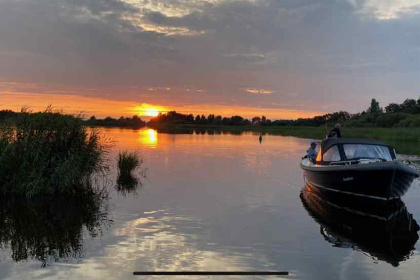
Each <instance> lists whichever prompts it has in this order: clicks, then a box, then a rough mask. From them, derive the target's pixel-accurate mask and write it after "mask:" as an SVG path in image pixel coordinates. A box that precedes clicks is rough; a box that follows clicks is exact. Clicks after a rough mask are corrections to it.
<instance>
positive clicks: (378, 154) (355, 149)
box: [343, 144, 392, 161]
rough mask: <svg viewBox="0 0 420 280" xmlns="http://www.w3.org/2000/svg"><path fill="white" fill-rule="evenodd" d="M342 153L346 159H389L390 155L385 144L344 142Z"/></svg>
mask: <svg viewBox="0 0 420 280" xmlns="http://www.w3.org/2000/svg"><path fill="white" fill-rule="evenodd" d="M343 148H344V153H345V154H346V157H347V159H361V158H368V159H382V160H386V161H391V160H392V156H391V153H390V152H389V148H388V147H386V146H377V145H366V144H344V145H343Z"/></svg>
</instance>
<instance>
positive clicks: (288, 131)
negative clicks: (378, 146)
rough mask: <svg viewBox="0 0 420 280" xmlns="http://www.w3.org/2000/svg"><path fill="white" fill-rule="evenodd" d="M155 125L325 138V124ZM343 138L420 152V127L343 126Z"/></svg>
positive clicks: (166, 129)
mask: <svg viewBox="0 0 420 280" xmlns="http://www.w3.org/2000/svg"><path fill="white" fill-rule="evenodd" d="M152 128H154V129H157V130H158V131H162V132H169V133H186V132H191V131H208V132H211V133H214V132H229V133H233V134H241V133H243V132H255V133H263V134H271V135H283V136H295V137H299V138H307V139H319V140H321V139H323V138H324V135H325V133H326V130H325V127H312V126H252V125H251V126H218V125H217V126H216V125H184V124H177V125H159V126H156V125H155V126H153V127H152ZM342 134H343V137H349V138H370V139H375V140H381V141H384V142H386V143H388V144H390V145H393V146H395V147H396V148H397V150H398V151H399V152H400V153H406V154H416V155H420V129H412V128H378V127H369V128H355V127H343V128H342Z"/></svg>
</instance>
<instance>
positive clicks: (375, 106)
mask: <svg viewBox="0 0 420 280" xmlns="http://www.w3.org/2000/svg"><path fill="white" fill-rule="evenodd" d="M367 112H368V113H370V114H374V115H378V114H381V113H383V110H382V108H381V107H380V106H379V102H378V101H376V99H375V98H372V101H371V102H370V107H369V108H368V109H367Z"/></svg>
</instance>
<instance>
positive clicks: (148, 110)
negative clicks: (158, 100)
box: [134, 103, 167, 117]
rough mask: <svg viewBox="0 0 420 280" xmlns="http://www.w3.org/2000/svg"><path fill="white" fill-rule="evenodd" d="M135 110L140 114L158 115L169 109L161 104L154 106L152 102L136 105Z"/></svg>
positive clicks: (146, 115) (145, 115)
mask: <svg viewBox="0 0 420 280" xmlns="http://www.w3.org/2000/svg"><path fill="white" fill-rule="evenodd" d="M134 111H135V112H136V113H137V114H138V115H139V116H144V117H156V116H158V115H159V113H161V112H166V111H167V110H166V109H165V108H164V107H161V106H153V105H150V104H146V103H142V104H141V105H140V106H137V107H135V108H134Z"/></svg>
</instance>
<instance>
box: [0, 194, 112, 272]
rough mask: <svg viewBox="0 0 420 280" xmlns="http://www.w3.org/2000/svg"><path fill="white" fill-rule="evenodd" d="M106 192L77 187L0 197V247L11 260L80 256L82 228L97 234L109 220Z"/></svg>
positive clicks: (53, 259)
mask: <svg viewBox="0 0 420 280" xmlns="http://www.w3.org/2000/svg"><path fill="white" fill-rule="evenodd" d="M106 199H107V192H106V191H105V190H103V189H94V188H91V189H80V190H78V191H77V193H75V194H74V195H66V196H54V197H51V196H48V197H37V198H32V199H27V198H25V197H4V196H1V197H0V248H1V249H2V250H8V251H10V255H11V258H12V260H13V261H16V262H18V261H23V260H27V259H37V260H39V261H41V262H42V266H43V267H45V266H46V265H47V264H48V263H49V262H50V261H60V260H61V259H64V258H68V257H71V258H75V259H79V258H81V257H83V233H84V230H86V232H87V233H88V234H89V235H90V236H91V237H95V236H97V235H101V233H102V229H103V227H108V226H109V225H110V223H111V221H110V220H108V218H107V205H106V203H105V201H106Z"/></svg>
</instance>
